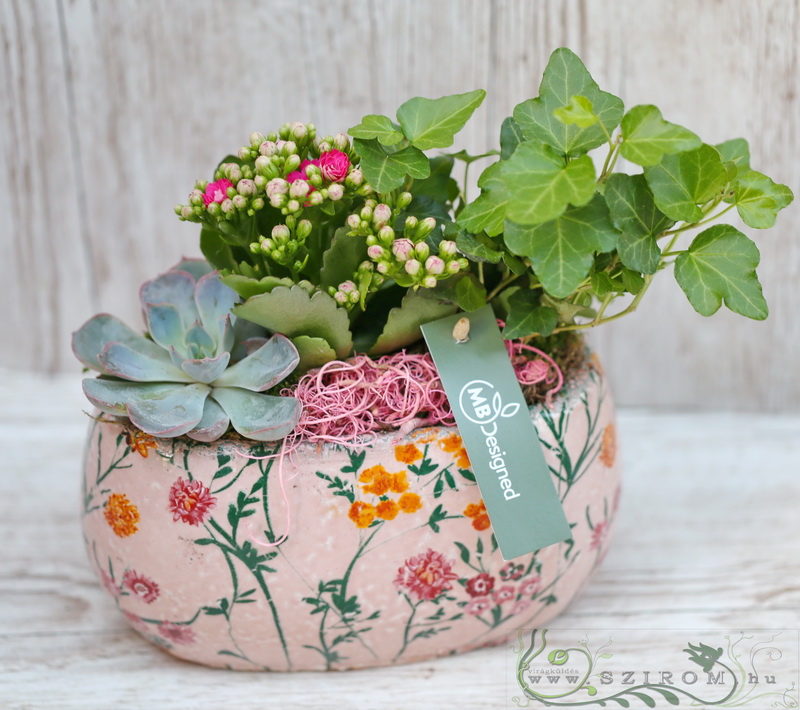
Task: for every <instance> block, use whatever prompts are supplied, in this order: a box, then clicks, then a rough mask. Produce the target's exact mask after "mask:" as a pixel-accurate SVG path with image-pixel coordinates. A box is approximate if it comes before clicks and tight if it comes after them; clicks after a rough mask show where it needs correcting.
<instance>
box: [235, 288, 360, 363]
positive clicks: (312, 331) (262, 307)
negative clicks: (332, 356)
mask: <svg viewBox="0 0 800 710" xmlns="http://www.w3.org/2000/svg"><path fill="white" fill-rule="evenodd" d="M233 313H234V315H236V316H239V317H240V318H244V319H245V320H249V321H251V322H253V323H256V324H257V325H260V326H262V327H264V328H268V329H269V330H271V331H273V332H275V333H283V334H284V335H285V336H286V337H287V338H295V337H297V336H300V335H307V336H310V337H312V338H322V339H323V340H325V341H326V342H327V343H328V345H330V346H331V348H333V350H335V351H336V356H337V357H340V358H342V357H347V356H348V355H349V354H350V351H351V350H352V349H353V340H352V336H351V334H350V319H349V318H348V317H347V311H345V309H344V308H339V306H337V305H336V301H334V300H333V298H331V297H330V296H329V295H328V294H327V293H323V292H322V291H318V292H316V293H315V294H313V296H312V295H311V294H309V293H308V291H306V290H305V289H304V288H303V287H302V286H292V287H291V288H286V287H285V286H278V287H277V288H274V289H273V290H272V291H270V292H269V293H264V294H261V295H259V296H253V297H252V298H248V299H247V300H246V301H245V302H244V303H242V304H240V305H238V306H236V307H234V309H233Z"/></svg>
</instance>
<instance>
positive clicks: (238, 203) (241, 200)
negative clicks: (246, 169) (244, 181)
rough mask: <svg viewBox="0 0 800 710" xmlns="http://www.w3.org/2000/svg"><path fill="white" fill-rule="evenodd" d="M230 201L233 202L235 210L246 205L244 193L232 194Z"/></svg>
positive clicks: (241, 208)
mask: <svg viewBox="0 0 800 710" xmlns="http://www.w3.org/2000/svg"><path fill="white" fill-rule="evenodd" d="M240 182H241V181H240ZM231 202H233V206H234V207H235V208H236V209H237V210H243V209H245V208H246V207H247V198H246V197H245V196H244V195H234V196H233V198H232V199H231Z"/></svg>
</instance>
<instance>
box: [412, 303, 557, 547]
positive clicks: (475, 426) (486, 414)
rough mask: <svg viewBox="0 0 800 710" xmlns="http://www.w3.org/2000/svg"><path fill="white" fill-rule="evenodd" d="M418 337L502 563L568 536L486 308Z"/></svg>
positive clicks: (522, 401)
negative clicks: (463, 330) (462, 324)
mask: <svg viewBox="0 0 800 710" xmlns="http://www.w3.org/2000/svg"><path fill="white" fill-rule="evenodd" d="M461 318H467V319H469V324H470V326H469V339H468V340H466V341H465V342H458V341H457V340H456V337H455V336H454V335H453V328H454V327H455V325H456V323H457V322H458V321H459V320H460V319H461ZM458 330H460V329H457V331H456V336H459V332H458ZM422 333H423V335H424V336H425V341H426V342H427V343H428V348H429V349H430V351H431V355H433V360H434V362H435V364H436V368H437V369H438V370H439V376H440V377H441V380H442V384H443V385H444V389H445V392H446V393H447V398H448V399H449V400H450V406H451V407H452V408H453V414H454V415H455V419H456V423H457V424H458V428H459V430H460V433H461V438H462V439H463V441H464V446H465V448H466V449H467V454H468V455H469V460H470V461H471V462H472V470H473V472H474V473H475V478H476V479H477V481H478V486H479V487H480V490H481V495H482V496H483V500H484V503H485V504H486V511H487V513H488V514H489V518H490V520H491V521H492V528H493V529H494V534H495V537H496V538H497V544H498V545H499V547H500V552H501V553H502V555H503V558H504V559H506V560H510V559H512V558H513V557H519V556H520V555H525V554H527V553H529V552H533V551H535V550H538V549H540V548H542V547H546V546H547V545H552V544H554V543H557V542H561V541H563V540H567V539H569V538H570V537H571V536H572V532H571V530H570V527H569V523H568V522H567V518H566V516H565V515H564V510H563V508H562V507H561V501H560V500H559V497H558V493H557V492H556V488H555V485H554V484H553V480H552V478H551V477H550V470H549V468H548V466H547V462H546V461H545V459H544V453H543V452H542V447H541V444H540V443H539V436H538V434H537V432H536V427H535V426H534V424H533V420H532V419H531V416H530V412H529V411H528V405H527V404H526V402H525V398H524V397H523V394H522V390H521V389H520V386H519V382H518V381H517V377H516V374H515V373H514V368H513V366H512V365H511V360H510V359H509V357H508V352H507V351H506V347H505V344H504V343H503V338H502V337H501V335H500V329H499V328H498V327H497V320H496V319H495V315H494V313H493V311H492V308H491V306H485V307H484V308H481V309H480V310H479V311H475V312H473V313H467V314H464V313H459V314H456V315H454V316H449V317H447V318H442V319H441V320H437V321H434V322H432V323H428V324H427V325H423V326H422Z"/></svg>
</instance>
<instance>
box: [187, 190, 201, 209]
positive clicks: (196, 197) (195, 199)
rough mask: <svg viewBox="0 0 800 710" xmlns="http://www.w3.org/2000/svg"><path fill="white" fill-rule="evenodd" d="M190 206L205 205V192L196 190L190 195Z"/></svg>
mask: <svg viewBox="0 0 800 710" xmlns="http://www.w3.org/2000/svg"><path fill="white" fill-rule="evenodd" d="M189 204H190V205H202V204H203V191H202V190H197V189H194V190H192V191H191V192H190V193H189Z"/></svg>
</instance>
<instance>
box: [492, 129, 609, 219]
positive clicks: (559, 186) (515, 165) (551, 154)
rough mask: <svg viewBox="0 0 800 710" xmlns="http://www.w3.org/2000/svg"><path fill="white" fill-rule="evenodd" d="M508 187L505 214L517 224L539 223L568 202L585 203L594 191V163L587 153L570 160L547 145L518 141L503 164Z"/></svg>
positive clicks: (552, 215)
mask: <svg viewBox="0 0 800 710" xmlns="http://www.w3.org/2000/svg"><path fill="white" fill-rule="evenodd" d="M500 177H501V179H502V180H503V182H504V183H505V185H506V188H507V189H508V204H507V205H506V214H507V216H508V218H509V219H511V220H513V221H514V222H517V223H519V224H541V223H542V222H547V221H548V220H551V219H555V218H556V217H558V216H559V215H560V214H561V213H562V212H563V211H564V210H565V209H566V208H567V205H568V204H572V205H578V206H580V205H585V204H586V203H587V202H589V200H591V199H592V195H594V191H595V172H594V163H593V162H592V159H591V158H590V157H589V156H588V155H584V156H581V157H580V158H578V159H576V160H573V161H571V162H569V163H565V161H564V159H563V158H562V157H561V156H560V155H558V153H556V151H555V150H553V148H551V147H550V146H549V145H544V144H542V143H537V142H534V141H526V142H525V143H521V144H520V145H519V147H518V148H517V150H516V152H515V153H514V155H513V156H511V158H509V159H508V160H507V161H506V163H505V166H504V168H503V171H502V174H501V176H500Z"/></svg>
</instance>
